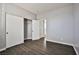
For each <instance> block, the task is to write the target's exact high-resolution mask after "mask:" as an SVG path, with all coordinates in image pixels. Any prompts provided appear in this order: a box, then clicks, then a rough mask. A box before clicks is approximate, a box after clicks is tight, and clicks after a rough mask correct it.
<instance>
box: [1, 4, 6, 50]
mask: <svg viewBox="0 0 79 59" xmlns="http://www.w3.org/2000/svg"><path fill="white" fill-rule="evenodd" d="M2 6H3V5H2V4H0V51H2V50H4V49H5V46H6V45H5V35H4V34H5V33H4V27H3V26H4V25H3V24H4V23H3V21H4V20H3V17H2V15H3V8H2Z"/></svg>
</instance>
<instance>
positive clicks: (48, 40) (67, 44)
mask: <svg viewBox="0 0 79 59" xmlns="http://www.w3.org/2000/svg"><path fill="white" fill-rule="evenodd" d="M46 41H49V42H56V43H60V44H65V45H69V46H72V47H73V48H74V50H75V52H76V54H77V55H79V53H78V52H77V50H76V48H75V46H74V45H73V44H68V43H64V42H58V41H53V40H46Z"/></svg>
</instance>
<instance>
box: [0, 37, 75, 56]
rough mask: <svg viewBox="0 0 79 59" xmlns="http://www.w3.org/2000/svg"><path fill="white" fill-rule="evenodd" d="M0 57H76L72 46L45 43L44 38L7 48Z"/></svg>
mask: <svg viewBox="0 0 79 59" xmlns="http://www.w3.org/2000/svg"><path fill="white" fill-rule="evenodd" d="M0 55H76V53H75V51H74V49H73V47H72V46H68V45H63V44H58V43H53V42H48V41H47V42H46V47H45V45H44V38H41V39H40V40H35V41H31V40H27V41H25V43H23V44H20V45H17V46H14V47H11V48H8V49H7V50H5V51H2V52H0Z"/></svg>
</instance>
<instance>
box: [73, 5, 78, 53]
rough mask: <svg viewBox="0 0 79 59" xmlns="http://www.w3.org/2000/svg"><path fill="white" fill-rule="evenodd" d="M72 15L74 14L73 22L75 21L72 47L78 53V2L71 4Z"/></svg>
mask: <svg viewBox="0 0 79 59" xmlns="http://www.w3.org/2000/svg"><path fill="white" fill-rule="evenodd" d="M73 14H74V15H73V16H74V20H75V21H74V23H75V26H74V27H75V29H74V30H75V32H74V35H75V38H74V45H75V46H74V47H75V49H76V51H77V54H79V4H73Z"/></svg>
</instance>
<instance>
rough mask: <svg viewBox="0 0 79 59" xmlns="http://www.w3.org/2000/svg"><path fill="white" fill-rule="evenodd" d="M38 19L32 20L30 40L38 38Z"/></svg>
mask: <svg viewBox="0 0 79 59" xmlns="http://www.w3.org/2000/svg"><path fill="white" fill-rule="evenodd" d="M39 36H40V35H39V20H32V40H37V39H39Z"/></svg>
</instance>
